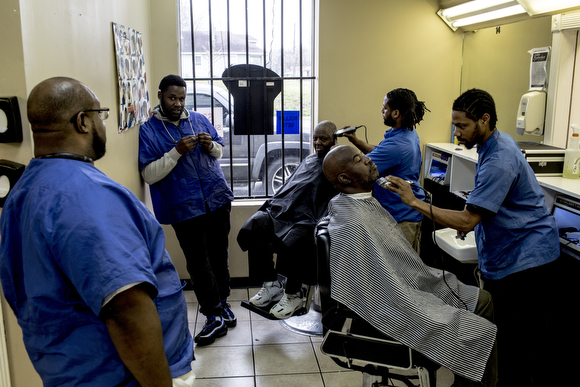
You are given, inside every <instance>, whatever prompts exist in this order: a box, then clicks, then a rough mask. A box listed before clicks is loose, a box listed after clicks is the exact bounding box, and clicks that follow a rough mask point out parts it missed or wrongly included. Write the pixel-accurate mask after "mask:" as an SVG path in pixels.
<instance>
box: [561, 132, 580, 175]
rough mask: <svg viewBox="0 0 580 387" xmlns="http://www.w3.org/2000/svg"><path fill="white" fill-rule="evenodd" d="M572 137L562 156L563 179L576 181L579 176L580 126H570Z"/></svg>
mask: <svg viewBox="0 0 580 387" xmlns="http://www.w3.org/2000/svg"><path fill="white" fill-rule="evenodd" d="M570 126H571V127H572V136H571V137H570V141H569V142H568V148H566V152H565V154H564V171H563V172H562V177H563V178H565V179H578V177H579V176H580V124H572V125H570Z"/></svg>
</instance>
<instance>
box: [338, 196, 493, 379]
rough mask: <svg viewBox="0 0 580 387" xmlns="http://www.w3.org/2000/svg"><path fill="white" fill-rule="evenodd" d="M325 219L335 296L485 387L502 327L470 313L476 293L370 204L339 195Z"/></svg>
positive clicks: (372, 200)
mask: <svg viewBox="0 0 580 387" xmlns="http://www.w3.org/2000/svg"><path fill="white" fill-rule="evenodd" d="M327 218H329V225H328V231H329V235H330V241H331V243H330V272H331V289H330V291H331V297H332V298H333V299H335V300H336V301H338V302H340V303H342V304H344V305H345V306H347V307H348V308H350V309H351V310H353V311H354V312H355V313H356V314H357V315H359V316H360V317H362V318H363V319H365V320H366V321H367V322H369V323H370V324H371V325H373V326H374V327H375V328H376V329H378V330H379V331H381V332H382V333H383V334H385V335H388V336H391V337H392V338H394V339H396V340H398V341H400V342H401V343H403V344H405V345H407V346H409V347H411V348H413V349H415V350H416V351H418V352H420V353H422V354H423V355H425V356H426V357H428V358H430V359H431V360H433V361H435V362H437V363H439V364H441V365H442V366H444V367H446V368H448V369H449V370H450V371H451V372H453V373H454V374H457V375H461V376H464V377H466V378H468V379H471V380H476V381H480V380H481V379H482V376H483V372H484V370H485V366H486V362H487V359H488V357H489V354H490V352H491V349H492V346H493V344H494V340H495V335H496V331H497V328H496V326H495V325H494V324H492V323H491V322H489V321H488V320H486V319H484V318H482V317H479V316H477V315H475V314H474V313H473V311H474V310H475V306H476V304H477V299H478V296H479V289H478V288H476V287H474V286H469V285H465V284H463V283H461V282H459V281H458V280H457V277H456V276H455V275H454V274H452V273H449V272H445V273H443V271H441V270H438V269H434V268H431V267H428V266H426V265H425V264H424V263H423V261H422V260H421V258H420V257H419V255H418V254H417V253H416V252H415V250H413V248H412V247H411V245H410V244H409V243H408V242H407V240H406V239H405V237H404V235H403V233H402V231H401V230H400V228H399V227H398V225H397V223H396V222H395V220H394V219H393V217H392V216H391V215H390V214H389V213H388V212H387V211H386V210H385V209H384V208H383V207H382V206H381V205H380V204H379V202H378V201H377V200H376V199H375V198H373V197H369V198H364V199H360V198H354V197H351V196H348V195H344V194H339V195H338V196H336V197H335V198H334V199H332V200H331V201H330V204H329V212H328V216H327ZM443 275H445V279H446V281H447V284H448V285H449V286H447V285H446V284H445V282H444V279H443ZM451 289H452V290H451ZM453 293H455V295H454V294H453ZM457 296H459V298H461V300H459V299H458V298H457ZM466 308H467V309H468V310H466Z"/></svg>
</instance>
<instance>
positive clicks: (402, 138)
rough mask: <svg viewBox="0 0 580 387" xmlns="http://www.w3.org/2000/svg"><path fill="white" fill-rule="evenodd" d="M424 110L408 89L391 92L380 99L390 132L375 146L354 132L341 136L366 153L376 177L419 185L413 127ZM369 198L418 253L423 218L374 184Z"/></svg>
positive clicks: (416, 139) (417, 192) (418, 157)
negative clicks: (397, 178) (387, 177)
mask: <svg viewBox="0 0 580 387" xmlns="http://www.w3.org/2000/svg"><path fill="white" fill-rule="evenodd" d="M426 110H427V111H429V110H428V109H427V108H426V107H425V103H424V102H422V101H418V100H417V96H416V95H415V93H414V92H413V91H412V90H409V89H394V90H391V91H389V92H388V93H387V95H386V96H385V99H384V100H383V108H382V109H381V113H382V115H383V121H384V124H385V125H386V126H390V127H391V129H389V130H387V131H386V132H385V138H384V140H383V141H381V142H380V143H379V145H377V146H375V145H371V144H368V143H367V142H365V141H363V140H361V139H359V138H357V137H356V134H355V132H352V133H345V134H343V136H344V137H347V138H348V140H349V141H350V142H351V143H352V144H353V145H355V146H356V147H357V148H358V149H360V150H361V151H362V152H364V153H366V155H367V156H368V157H369V158H370V159H371V160H372V161H373V163H374V164H375V165H376V166H377V168H378V170H379V176H387V175H393V176H399V177H401V178H403V179H404V180H409V181H412V182H413V183H414V184H415V185H416V186H419V176H420V174H421V164H422V162H423V160H422V158H421V143H420V141H419V136H418V135H417V131H416V130H414V128H415V127H416V126H417V124H418V123H419V122H421V121H422V120H423V116H424V114H425V111H426ZM413 190H414V193H415V195H416V196H417V197H418V198H420V199H421V200H423V199H424V198H425V194H424V193H423V191H422V190H421V189H420V188H413ZM373 196H374V197H375V198H376V199H377V200H378V201H379V203H381V205H382V206H383V207H384V208H385V209H386V210H387V211H389V213H390V214H391V215H392V216H393V218H395V220H396V221H397V223H398V224H399V227H400V228H401V230H402V231H403V234H404V235H405V238H406V239H407V241H408V242H409V243H410V244H411V246H413V249H415V251H417V252H418V251H419V238H420V230H421V220H422V219H423V215H422V214H421V213H420V212H418V211H416V210H414V209H412V208H409V207H408V206H406V205H404V204H403V203H402V202H401V198H400V197H399V196H397V195H395V194H393V193H392V192H390V191H388V190H385V189H383V188H381V187H380V186H379V185H378V183H377V184H375V187H374V189H373Z"/></svg>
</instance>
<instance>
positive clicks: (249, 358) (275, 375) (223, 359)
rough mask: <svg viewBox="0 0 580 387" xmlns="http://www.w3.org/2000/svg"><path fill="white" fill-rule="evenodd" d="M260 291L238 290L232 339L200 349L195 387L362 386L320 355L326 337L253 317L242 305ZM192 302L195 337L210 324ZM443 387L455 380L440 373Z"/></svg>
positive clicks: (192, 296) (189, 293)
mask: <svg viewBox="0 0 580 387" xmlns="http://www.w3.org/2000/svg"><path fill="white" fill-rule="evenodd" d="M257 291H258V289H233V290H232V295H231V296H230V297H229V299H228V302H229V303H230V304H231V306H232V310H233V312H234V313H235V314H236V316H237V318H238V324H237V326H236V327H235V328H231V329H229V331H228V334H227V335H226V336H224V337H222V338H219V339H217V340H216V341H215V342H214V343H213V344H211V345H209V346H205V347H197V346H196V347H195V357H196V360H195V361H194V362H193V363H192V366H193V371H194V372H195V375H196V381H195V387H218V386H220V387H222V386H225V387H347V386H348V387H351V386H353V387H358V386H362V380H363V379H362V374H361V373H360V372H357V371H349V370H346V369H344V368H341V367H339V366H337V365H336V364H335V363H334V362H333V361H332V360H331V359H330V358H329V357H328V356H326V355H324V354H322V353H321V352H320V343H321V342H322V338H321V337H311V336H306V335H301V334H298V333H294V332H291V331H289V330H288V329H286V328H284V327H282V326H281V325H280V323H279V322H278V321H272V320H268V319H265V318H263V317H260V316H258V315H257V314H255V313H251V312H250V311H248V310H247V309H245V308H243V307H241V306H240V301H242V300H247V299H248V298H249V296H251V295H254V294H255V293H256V292H257ZM185 296H186V299H187V301H188V311H189V322H190V330H191V333H192V334H193V335H195V332H197V331H199V330H200V329H201V328H202V327H203V324H204V322H205V318H204V316H203V315H201V314H199V313H198V312H197V309H198V303H197V302H196V299H195V294H194V293H193V292H192V291H186V292H185ZM437 379H438V382H437V386H438V387H449V386H450V385H451V382H452V380H453V375H452V374H450V373H449V371H446V370H440V371H439V372H438V374H437Z"/></svg>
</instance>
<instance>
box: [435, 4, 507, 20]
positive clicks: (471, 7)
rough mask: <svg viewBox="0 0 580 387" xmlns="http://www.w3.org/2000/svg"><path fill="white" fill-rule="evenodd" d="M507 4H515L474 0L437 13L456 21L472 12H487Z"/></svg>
mask: <svg viewBox="0 0 580 387" xmlns="http://www.w3.org/2000/svg"><path fill="white" fill-rule="evenodd" d="M507 4H511V5H515V4H517V2H516V1H513V0H475V1H468V2H466V3H463V4H459V5H456V6H455V7H451V8H447V9H443V10H441V11H439V12H441V15H443V16H445V17H447V18H451V19H458V18H460V17H463V16H464V15H468V14H470V13H473V12H488V11H489V10H491V9H493V8H495V7H497V6H503V7H505V6H506V5H507Z"/></svg>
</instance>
